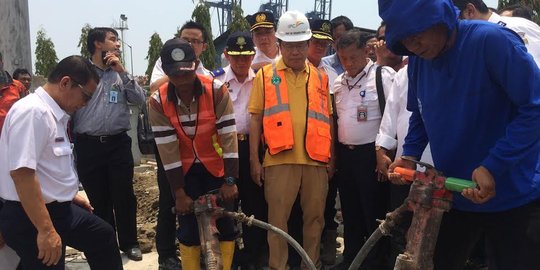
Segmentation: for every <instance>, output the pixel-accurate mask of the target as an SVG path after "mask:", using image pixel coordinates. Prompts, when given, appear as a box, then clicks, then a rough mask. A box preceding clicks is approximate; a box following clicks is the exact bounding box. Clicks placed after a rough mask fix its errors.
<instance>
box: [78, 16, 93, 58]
mask: <svg viewBox="0 0 540 270" xmlns="http://www.w3.org/2000/svg"><path fill="white" fill-rule="evenodd" d="M90 30H92V26H91V25H90V24H88V23H86V24H85V25H84V26H83V28H82V29H81V37H79V44H77V47H78V48H79V49H81V56H82V57H84V58H91V57H92V54H90V52H89V51H88V48H87V47H86V40H88V32H90Z"/></svg>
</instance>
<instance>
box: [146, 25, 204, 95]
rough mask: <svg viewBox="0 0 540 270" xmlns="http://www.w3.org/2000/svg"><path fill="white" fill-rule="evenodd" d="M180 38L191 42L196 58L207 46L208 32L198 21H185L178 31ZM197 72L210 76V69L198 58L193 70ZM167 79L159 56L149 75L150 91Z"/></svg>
mask: <svg viewBox="0 0 540 270" xmlns="http://www.w3.org/2000/svg"><path fill="white" fill-rule="evenodd" d="M179 34H180V38H181V39H183V40H185V41H187V42H189V43H191V46H192V47H193V50H194V51H195V55H196V56H197V59H199V57H201V54H202V53H203V52H204V51H206V49H207V48H208V34H207V33H206V29H205V28H204V26H203V25H201V24H200V23H197V22H194V21H187V22H186V23H184V25H182V27H181V28H180V31H179ZM195 72H196V73H197V74H201V75H207V76H210V71H209V70H208V69H206V68H205V67H204V65H203V63H202V62H201V61H200V60H199V65H198V66H197V70H196V71H195ZM168 81H169V77H167V75H165V72H163V68H162V67H161V57H160V58H158V59H157V60H156V64H155V65H154V69H153V70H152V76H151V77H150V91H151V92H154V91H155V90H156V89H158V88H159V87H160V86H161V85H163V84H164V83H166V82H168Z"/></svg>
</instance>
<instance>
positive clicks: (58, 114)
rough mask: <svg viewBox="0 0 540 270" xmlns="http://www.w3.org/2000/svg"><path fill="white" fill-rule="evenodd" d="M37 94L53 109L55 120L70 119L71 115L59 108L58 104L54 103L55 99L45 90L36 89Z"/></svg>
mask: <svg viewBox="0 0 540 270" xmlns="http://www.w3.org/2000/svg"><path fill="white" fill-rule="evenodd" d="M35 93H36V95H38V96H39V97H40V98H41V99H42V100H43V101H44V102H45V103H46V104H47V105H48V106H49V107H50V108H51V110H52V113H53V115H54V118H56V120H57V121H60V120H63V119H64V118H69V114H67V113H66V112H65V111H64V110H62V108H60V106H58V103H56V101H54V99H53V98H52V97H51V96H50V95H49V93H47V92H46V91H45V89H43V88H42V87H39V88H38V89H36V91H35Z"/></svg>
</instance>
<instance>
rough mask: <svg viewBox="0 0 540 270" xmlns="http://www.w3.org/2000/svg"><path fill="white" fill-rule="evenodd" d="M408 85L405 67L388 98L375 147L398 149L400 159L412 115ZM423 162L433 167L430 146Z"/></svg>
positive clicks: (395, 80) (396, 79)
mask: <svg viewBox="0 0 540 270" xmlns="http://www.w3.org/2000/svg"><path fill="white" fill-rule="evenodd" d="M408 84H409V79H408V76H407V66H405V67H403V68H402V69H400V70H399V71H398V72H397V73H396V75H395V76H394V83H393V84H392V87H391V88H390V93H389V94H388V97H387V98H386V107H385V109H384V115H383V118H382V121H381V127H380V128H379V134H377V140H376V142H375V145H379V146H382V147H384V148H386V149H389V150H392V149H396V147H397V150H396V157H400V156H402V154H403V143H404V141H405V136H407V132H408V130H409V117H411V114H412V113H411V112H409V111H407V89H408ZM396 136H397V140H396ZM421 161H423V162H426V163H429V164H432V165H433V159H432V158H431V151H430V149H429V145H428V146H427V147H426V149H425V150H424V154H423V155H422V159H421Z"/></svg>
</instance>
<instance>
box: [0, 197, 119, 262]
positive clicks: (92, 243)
mask: <svg viewBox="0 0 540 270" xmlns="http://www.w3.org/2000/svg"><path fill="white" fill-rule="evenodd" d="M46 206H47V210H48V211H49V215H50V217H51V220H52V222H53V225H54V228H55V229H56V231H57V233H58V234H59V235H60V238H61V239H62V245H63V251H62V258H61V259H60V261H59V262H58V264H57V265H54V266H50V267H47V266H46V265H44V264H43V262H42V261H41V260H39V259H38V258H37V257H38V247H37V243H36V239H37V230H36V228H35V227H34V225H33V224H32V222H31V221H30V219H29V218H28V216H27V215H26V213H25V212H24V209H23V207H22V205H21V203H19V202H14V201H6V202H5V204H4V207H3V208H2V210H1V211H0V230H1V231H2V235H3V236H4V239H5V241H6V243H7V244H8V245H9V246H10V247H11V248H13V250H15V252H17V255H19V257H21V263H22V267H23V268H22V269H25V270H26V269H28V270H39V269H57V270H64V267H65V266H64V264H65V263H64V256H65V247H66V245H67V246H70V247H73V248H76V249H77V250H80V251H83V252H84V254H85V256H86V258H87V260H88V264H89V265H90V267H91V268H92V269H111V270H115V269H123V267H122V259H121V258H120V252H119V251H118V246H117V244H116V236H115V234H114V230H113V228H112V227H111V225H109V224H108V223H106V222H105V221H103V220H102V219H100V218H99V217H97V216H95V215H93V214H91V213H90V212H88V211H87V210H85V209H83V208H81V207H79V206H77V205H75V204H73V203H71V202H64V203H58V202H53V203H49V204H47V205H46ZM0 268H1V267H0Z"/></svg>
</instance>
